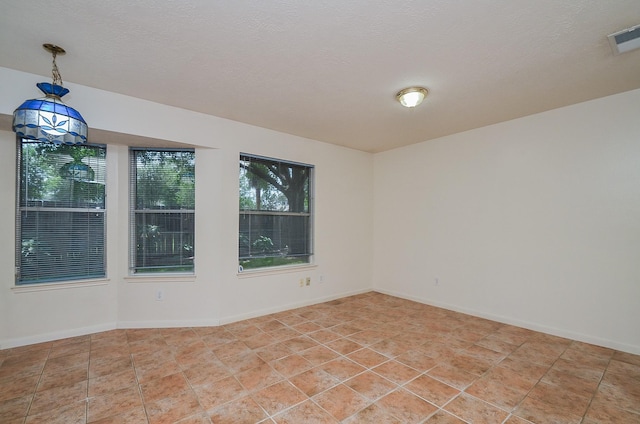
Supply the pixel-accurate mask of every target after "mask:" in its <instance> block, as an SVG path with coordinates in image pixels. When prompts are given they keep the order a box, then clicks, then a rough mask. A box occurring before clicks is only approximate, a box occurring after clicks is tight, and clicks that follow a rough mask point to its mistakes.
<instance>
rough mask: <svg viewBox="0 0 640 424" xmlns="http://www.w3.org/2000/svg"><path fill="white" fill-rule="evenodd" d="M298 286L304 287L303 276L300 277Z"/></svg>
mask: <svg viewBox="0 0 640 424" xmlns="http://www.w3.org/2000/svg"><path fill="white" fill-rule="evenodd" d="M300 287H304V278H301V279H300Z"/></svg>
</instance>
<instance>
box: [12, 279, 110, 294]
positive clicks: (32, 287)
mask: <svg viewBox="0 0 640 424" xmlns="http://www.w3.org/2000/svg"><path fill="white" fill-rule="evenodd" d="M109 281H110V280H109V279H108V278H100V279H96V280H80V281H73V282H68V283H33V284H22V285H19V286H13V287H11V290H12V291H13V292H14V293H32V292H39V291H50V290H64V289H75V288H80V287H96V286H106V285H107V284H108V283H109Z"/></svg>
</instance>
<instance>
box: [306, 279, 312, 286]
mask: <svg viewBox="0 0 640 424" xmlns="http://www.w3.org/2000/svg"><path fill="white" fill-rule="evenodd" d="M310 285H311V277H307V286H310Z"/></svg>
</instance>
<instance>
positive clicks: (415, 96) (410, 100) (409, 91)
mask: <svg viewBox="0 0 640 424" xmlns="http://www.w3.org/2000/svg"><path fill="white" fill-rule="evenodd" d="M428 93H429V90H427V89H426V88H424V87H409V88H405V89H404V90H400V91H399V92H398V94H396V99H398V101H399V102H400V104H401V105H402V106H404V107H416V106H418V105H419V104H420V103H422V101H423V100H424V98H425V97H427V94H428Z"/></svg>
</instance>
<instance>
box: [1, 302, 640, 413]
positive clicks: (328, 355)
mask: <svg viewBox="0 0 640 424" xmlns="http://www.w3.org/2000/svg"><path fill="white" fill-rule="evenodd" d="M0 422H1V423H3V424H13V423H48V424H51V423H64V424H72V423H127V424H136V423H182V424H186V423H215V424H218V423H234V424H237V423H269V424H273V423H303V424H305V423H309V424H315V423H338V422H340V423H350V424H353V423H439V424H442V423H446V424H449V423H508V424H523V423H545V424H546V423H584V424H595V423H616V424H622V423H640V356H638V355H631V354H628V353H623V352H618V351H615V350H611V349H606V348H602V347H598V346H593V345H589V344H585V343H581V342H576V341H572V340H568V339H563V338H559V337H554V336H549V335H545V334H542V333H537V332H534V331H529V330H525V329H522V328H518V327H513V326H509V325H504V324H500V323H496V322H492V321H487V320H484V319H479V318H474V317H471V316H468V315H463V314H460V313H455V312H451V311H447V310H443V309H438V308H434V307H431V306H426V305H423V304H419V303H415V302H411V301H407V300H403V299H398V298H395V297H391V296H387V295H383V294H380V293H375V292H370V293H366V294H362V295H357V296H351V297H347V298H344V299H339V300H335V301H331V302H327V303H322V304H318V305H314V306H309V307H304V308H299V309H295V310H291V311H286V312H281V313H277V314H272V315H268V316H264V317H260V318H255V319H249V320H246V321H242V322H237V323H233V324H229V325H225V326H221V327H199V328H172V329H142V330H141V329H136V330H114V331H107V332H104V333H97V334H91V335H88V336H82V337H74V338H70V339H65V340H58V341H54V342H49V343H41V344H37V345H31V346H25V347H19V348H14V349H6V350H2V351H0Z"/></svg>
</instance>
